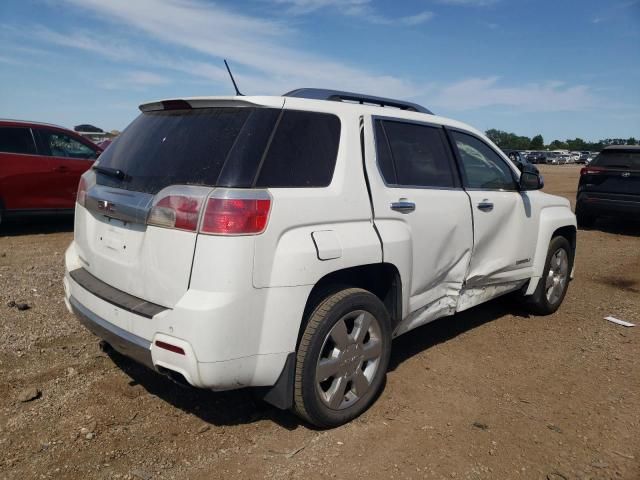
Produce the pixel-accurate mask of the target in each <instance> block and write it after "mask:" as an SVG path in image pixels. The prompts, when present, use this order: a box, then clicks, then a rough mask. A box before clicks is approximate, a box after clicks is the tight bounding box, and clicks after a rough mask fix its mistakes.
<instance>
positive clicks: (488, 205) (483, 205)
mask: <svg viewBox="0 0 640 480" xmlns="http://www.w3.org/2000/svg"><path fill="white" fill-rule="evenodd" d="M478 210H482V211H483V212H490V211H491V210H493V202H490V201H489V200H487V199H486V198H485V199H484V200H483V201H481V202H480V203H479V204H478Z"/></svg>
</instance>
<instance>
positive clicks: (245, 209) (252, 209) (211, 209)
mask: <svg viewBox="0 0 640 480" xmlns="http://www.w3.org/2000/svg"><path fill="white" fill-rule="evenodd" d="M262 193H263V194H264V197H262V198H216V197H212V198H209V200H207V205H206V207H205V211H204V218H203V220H202V226H201V227H200V232H201V233H208V234H213V235H255V234H258V233H262V232H263V231H264V230H265V228H266V227H267V222H268V220H269V210H270V209H271V198H270V197H268V194H267V193H266V192H262Z"/></svg>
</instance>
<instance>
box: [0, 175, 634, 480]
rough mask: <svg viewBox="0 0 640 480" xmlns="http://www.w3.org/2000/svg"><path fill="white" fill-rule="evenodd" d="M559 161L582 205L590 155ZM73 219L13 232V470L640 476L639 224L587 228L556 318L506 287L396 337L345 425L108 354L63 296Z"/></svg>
mask: <svg viewBox="0 0 640 480" xmlns="http://www.w3.org/2000/svg"><path fill="white" fill-rule="evenodd" d="M542 171H543V173H544V175H545V180H546V183H547V186H546V187H545V190H546V191H548V192H551V193H556V194H560V195H564V196H566V197H568V198H570V199H571V200H572V201H573V199H574V196H575V186H576V184H577V177H578V167H576V166H558V167H546V166H545V167H543V168H542ZM71 229H72V223H71V222H70V221H68V220H62V221H60V220H58V221H48V222H44V221H38V222H37V223H36V222H33V221H32V222H25V223H13V224H7V225H3V226H2V227H0V391H1V392H2V395H0V478H15V479H30V478H73V479H79V478H98V479H117V478H120V479H151V478H153V479H156V478H158V479H160V478H179V479H185V478H189V479H191V478H203V479H211V478H229V477H232V476H233V477H234V478H276V479H279V478H287V479H289V478H304V479H309V478H346V477H347V476H350V477H352V478H370V479H387V478H435V479H437V478H447V479H451V478H458V479H467V478H468V479H485V478H486V479H514V478H523V479H524V478H526V479H549V480H562V479H629V480H638V479H639V478H640V433H639V432H640V373H639V372H640V225H638V224H635V225H625V224H624V223H620V222H614V221H607V222H600V223H599V224H598V225H597V228H596V229H594V230H589V231H579V232H578V249H579V250H578V257H577V261H576V278H575V280H574V281H573V282H572V283H571V285H570V287H569V291H568V294H567V297H566V299H565V301H564V304H563V305H562V307H561V308H560V310H559V311H558V312H556V313H555V314H554V315H551V316H548V317H532V316H529V315H527V314H526V312H524V311H522V310H521V308H520V307H519V306H518V305H515V304H513V303H511V302H510V301H508V300H504V299H499V300H496V301H493V302H491V303H489V304H486V305H484V306H480V307H476V308H474V309H472V310H470V311H467V312H465V313H464V314H461V315H456V316H455V317H449V318H444V319H441V320H439V321H436V322H434V323H432V324H429V325H427V326H425V327H422V328H420V329H418V330H416V331H413V332H411V333H408V334H406V335H405V336H403V337H400V338H399V339H397V340H396V341H395V342H394V347H393V348H394V353H393V357H392V362H391V368H390V371H389V374H388V376H387V384H386V387H385V390H384V392H383V393H382V395H381V397H380V399H379V400H378V401H377V403H376V404H375V405H374V406H373V407H372V408H371V409H370V410H369V411H368V412H367V413H365V414H364V415H363V416H362V417H360V418H359V419H357V420H356V421H354V422H352V423H350V424H349V425H346V426H344V427H341V428H337V429H334V430H330V431H318V430H314V429H312V428H309V427H308V426H306V425H304V424H302V423H300V422H299V421H298V420H297V418H296V417H294V416H293V415H291V414H289V413H287V412H281V411H278V410H276V409H274V408H272V407H270V406H268V405H266V404H264V403H262V402H260V401H257V400H254V398H253V396H252V395H251V394H250V393H249V392H246V391H239V392H230V393H212V392H206V391H198V390H195V389H184V388H181V387H178V386H176V385H173V384H172V383H170V382H169V381H167V380H166V379H164V378H163V377H160V376H158V375H156V374H154V373H153V372H150V371H147V370H145V369H144V368H143V367H140V366H137V365H135V364H133V363H132V362H130V361H129V360H127V359H125V358H122V357H119V356H112V357H109V356H106V355H105V354H103V353H102V352H101V351H100V350H99V349H98V345H97V340H96V339H95V337H93V336H92V335H91V334H89V333H87V332H86V331H85V330H84V329H83V328H82V327H81V326H80V325H79V324H78V322H77V321H76V320H75V319H74V318H73V316H72V315H70V314H69V313H68V312H67V311H66V309H65V307H64V302H63V300H62V296H63V289H62V276H63V267H62V257H63V252H64V249H65V248H66V246H67V245H68V243H69V242H70V241H71V238H72V232H71ZM12 302H13V303H12ZM14 303H15V305H14ZM21 304H26V305H27V306H28V307H29V308H28V309H26V310H19V308H18V307H21V308H24V306H22V305H21ZM9 305H11V306H9ZM607 315H615V316H617V317H619V318H622V319H626V320H629V321H632V322H635V323H637V324H639V326H638V327H635V328H625V327H622V326H618V325H614V324H612V323H609V322H606V321H605V320H604V319H603V317H605V316H607Z"/></svg>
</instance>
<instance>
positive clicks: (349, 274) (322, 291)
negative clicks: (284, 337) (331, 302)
mask: <svg viewBox="0 0 640 480" xmlns="http://www.w3.org/2000/svg"><path fill="white" fill-rule="evenodd" d="M350 287H356V288H362V289H364V290H368V291H370V292H371V293H373V294H374V295H375V296H377V297H378V298H379V299H380V301H381V302H382V303H383V304H384V306H385V308H386V309H387V312H389V317H390V318H391V327H392V328H395V326H396V325H397V324H398V323H399V322H400V320H402V279H401V277H400V272H399V270H398V268H397V267H396V266H395V265H393V264H391V263H386V262H383V263H373V264H367V265H358V266H354V267H348V268H343V269H340V270H336V271H334V272H331V273H328V274H326V275H325V276H323V277H322V278H320V280H318V281H317V282H316V284H315V285H314V286H313V288H312V290H311V292H310V293H309V296H308V297H307V302H306V304H305V308H304V319H306V318H307V317H308V316H309V314H310V313H311V311H312V310H313V309H314V308H315V307H316V306H317V305H318V303H320V302H321V301H322V300H323V299H324V298H325V297H326V296H327V295H330V294H332V293H335V292H336V291H338V290H342V289H344V288H350ZM304 319H303V321H302V322H301V324H300V330H299V332H298V342H299V341H300V336H301V333H302V332H303V331H304V328H305V326H306V320H304Z"/></svg>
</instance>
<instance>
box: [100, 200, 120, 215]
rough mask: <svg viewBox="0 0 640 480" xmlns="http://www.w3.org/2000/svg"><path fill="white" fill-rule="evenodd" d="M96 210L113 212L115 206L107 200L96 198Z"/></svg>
mask: <svg viewBox="0 0 640 480" xmlns="http://www.w3.org/2000/svg"><path fill="white" fill-rule="evenodd" d="M98 210H102V211H103V212H115V211H116V206H115V205H114V204H113V203H111V202H108V201H107V200H98Z"/></svg>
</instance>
